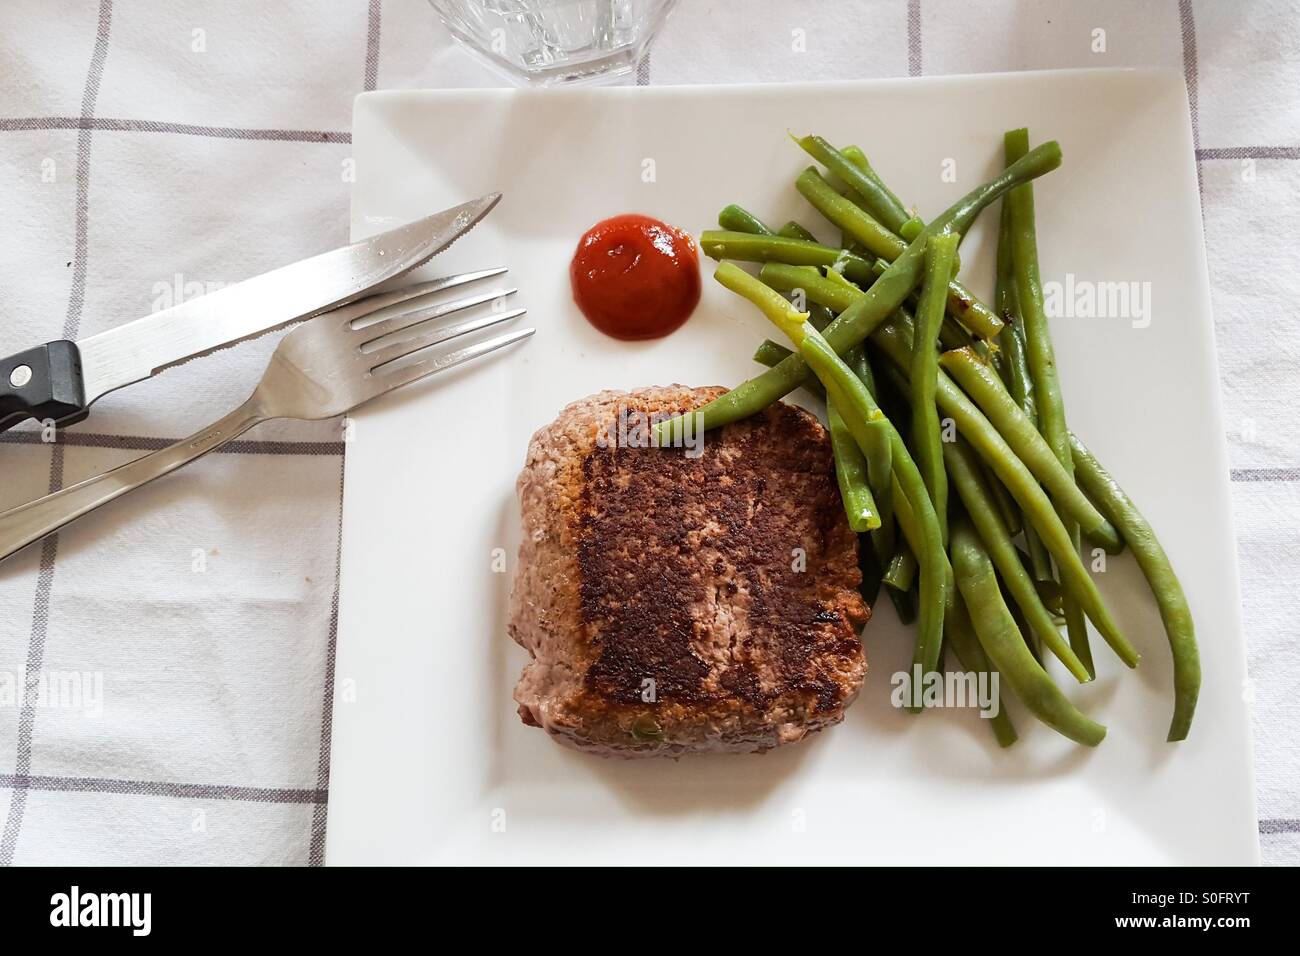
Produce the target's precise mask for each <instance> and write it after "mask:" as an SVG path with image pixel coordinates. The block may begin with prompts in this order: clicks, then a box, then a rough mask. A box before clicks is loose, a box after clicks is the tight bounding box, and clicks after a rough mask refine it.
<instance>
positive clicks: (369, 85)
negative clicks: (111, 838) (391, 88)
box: [361, 0, 384, 90]
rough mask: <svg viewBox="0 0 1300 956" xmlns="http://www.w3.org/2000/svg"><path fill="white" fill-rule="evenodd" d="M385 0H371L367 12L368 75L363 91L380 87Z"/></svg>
mask: <svg viewBox="0 0 1300 956" xmlns="http://www.w3.org/2000/svg"><path fill="white" fill-rule="evenodd" d="M383 6H384V5H383V0H370V9H369V10H368V11H367V12H366V73H365V76H364V78H363V79H362V83H361V88H362V89H363V90H373V89H374V88H375V87H376V86H378V85H379V22H380V19H381V18H382V16H383V12H384V9H383Z"/></svg>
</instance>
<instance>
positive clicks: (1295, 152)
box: [1196, 146, 1300, 159]
mask: <svg viewBox="0 0 1300 956" xmlns="http://www.w3.org/2000/svg"><path fill="white" fill-rule="evenodd" d="M1196 158H1197V159H1300V146H1223V147H1218V148H1215V149H1198V150H1197V151H1196Z"/></svg>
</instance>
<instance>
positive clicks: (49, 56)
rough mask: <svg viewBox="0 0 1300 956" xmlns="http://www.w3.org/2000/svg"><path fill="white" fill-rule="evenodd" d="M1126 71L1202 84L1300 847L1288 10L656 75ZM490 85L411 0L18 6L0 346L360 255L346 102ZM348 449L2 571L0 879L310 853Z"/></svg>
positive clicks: (112, 455)
mask: <svg viewBox="0 0 1300 956" xmlns="http://www.w3.org/2000/svg"><path fill="white" fill-rule="evenodd" d="M1097 30H1102V31H1104V50H1098V49H1096V48H1097V47H1098V46H1099V44H1098V36H1099V34H1097V33H1096V31H1097ZM1116 66H1163V67H1174V68H1177V69H1179V70H1182V71H1183V73H1184V75H1185V76H1186V79H1187V85H1188V91H1189V94H1190V101H1191V111H1192V124H1193V129H1194V130H1195V131H1196V141H1197V158H1198V161H1199V164H1200V171H1201V180H1202V198H1203V203H1204V217H1205V227H1206V236H1207V243H1208V246H1209V250H1208V251H1209V262H1210V273H1211V279H1212V283H1213V289H1214V302H1213V305H1214V313H1215V321H1216V326H1217V333H1218V344H1219V362H1220V368H1221V373H1222V385H1223V390H1224V397H1225V401H1226V416H1227V428H1228V441H1229V447H1230V452H1231V461H1232V469H1233V471H1232V478H1233V492H1234V494H1233V500H1234V508H1235V513H1236V526H1237V535H1238V552H1239V559H1240V562H1241V569H1242V574H1243V582H1244V589H1245V590H1244V600H1245V621H1246V633H1247V639H1248V642H1249V649H1250V672H1251V675H1252V686H1251V687H1248V688H1244V689H1243V692H1244V693H1248V694H1249V695H1250V696H1251V698H1252V699H1253V711H1254V727H1255V760H1256V768H1257V770H1256V772H1257V779H1258V794H1259V815H1260V841H1261V844H1262V849H1263V855H1264V859H1265V860H1266V861H1269V862H1279V863H1280V862H1290V863H1295V862H1300V836H1298V835H1297V834H1300V797H1298V796H1297V790H1298V789H1300V788H1298V787H1297V783H1300V705H1298V704H1297V703H1296V698H1295V695H1294V692H1293V690H1292V688H1294V687H1296V686H1300V650H1297V642H1296V640H1295V638H1294V634H1293V627H1294V624H1295V621H1296V620H1297V619H1300V600H1298V599H1297V585H1296V581H1297V580H1298V579H1300V546H1298V541H1300V535H1298V534H1297V531H1298V530H1300V467H1298V465H1300V462H1298V460H1297V448H1300V419H1298V418H1297V416H1296V415H1295V413H1294V404H1293V400H1294V398H1295V392H1296V384H1297V381H1300V373H1297V372H1296V370H1295V366H1294V361H1295V358H1294V357H1295V356H1296V355H1297V354H1300V311H1298V310H1297V308H1296V302H1297V301H1300V270H1297V268H1296V265H1297V254H1296V249H1297V248H1300V226H1298V225H1297V223H1300V10H1298V9H1297V5H1296V4H1295V3H1294V2H1288V0H1257V2H1245V3H1237V2H1234V3H1228V2H1211V0H1151V2H1146V3H1132V2H1129V0H1107V2H1101V3H1082V2H1069V0H1050V2H1049V0H1043V2H1011V0H1004V2H997V3H987V2H986V3H979V4H974V3H968V2H960V0H910V2H909V0H895V2H881V3H848V2H827V0H746V2H744V3H740V2H733V3H725V2H721V0H684V2H683V3H682V5H681V7H680V8H679V9H678V10H677V12H676V13H675V14H674V15H673V17H672V19H671V20H670V22H669V24H668V27H667V28H666V30H665V32H664V34H663V36H662V37H661V39H660V41H659V42H658V44H657V45H656V46H655V48H654V50H653V52H652V54H651V56H650V57H649V59H648V61H647V62H645V63H643V64H642V68H641V70H640V71H639V73H638V76H637V82H639V83H652V84H658V83H706V82H708V83H713V82H726V83H735V82H769V81H785V80H808V79H848V78H854V77H876V76H908V75H923V74H940V73H969V72H981V71H992V70H1028V69H1046V68H1053V67H1116ZM491 85H499V81H498V79H497V77H496V76H495V74H493V73H491V72H489V71H488V70H487V69H485V68H484V67H482V66H481V65H480V64H478V63H477V62H476V61H474V60H473V59H472V58H470V57H469V56H468V55H467V54H465V53H464V52H462V51H461V50H459V49H457V48H456V47H454V46H453V45H452V44H451V42H450V41H449V39H448V37H447V34H446V32H445V31H444V30H443V29H442V27H441V26H440V25H439V23H438V21H437V19H436V18H435V16H434V14H433V12H432V11H431V9H430V8H429V7H428V5H427V4H426V3H425V2H424V0H369V2H367V0H336V2H331V3H307V2H294V3H277V4H267V3H262V2H259V0H226V2H223V3H220V4H213V3H204V2H199V0H174V2H169V3H166V4H162V3H150V2H145V0H116V2H114V0H100V2H98V3H95V2H92V0H4V3H3V4H0V216H2V219H0V222H2V224H3V228H0V354H9V353H11V352H14V351H18V350H19V349H22V348H26V347H30V346H31V345H34V344H37V343H39V342H43V341H46V340H48V339H54V338H60V337H73V338H75V337H78V336H83V335H86V334H89V333H93V332H95V331H98V330H101V329H106V328H110V327H112V326H114V325H117V324H120V323H122V322H124V321H127V320H130V319H132V318H135V317H137V316H139V315H142V314H145V313H147V312H149V311H150V309H151V308H158V307H164V306H166V305H169V304H171V303H173V302H175V301H177V300H178V298H179V297H188V296H192V295H197V294H201V293H202V292H204V291H206V290H208V289H211V288H212V287H213V284H214V283H221V282H229V281H237V280H239V279H242V278H245V277H247V276H249V275H253V274H255V273H258V272H261V271H263V270H266V269H268V268H271V267H274V266H277V265H281V264H283V263H286V262H289V261H291V260H294V259H298V258H301V257H303V256H305V255H308V254H311V253H314V252H318V251H322V250H324V249H326V248H330V247H333V246H335V245H339V244H341V243H343V242H345V241H346V240H347V234H348V225H347V223H348V189H349V184H348V173H349V165H348V158H349V153H350V141H351V137H350V133H349V119H350V113H351V104H352V98H353V96H354V95H355V94H356V93H358V92H359V91H361V90H363V89H374V88H389V87H448V86H491ZM1135 148H1140V146H1137V145H1135ZM1135 225H1137V226H1139V227H1140V226H1141V225H1142V224H1140V223H1139V224H1135ZM274 342H275V338H274V337H271V338H267V339H264V340H259V341H255V342H252V343H248V344H245V345H243V346H240V347H238V348H236V349H232V350H229V351H226V352H222V353H220V354H218V355H216V356H213V357H210V358H208V359H206V360H204V361H202V362H196V363H191V364H189V365H187V366H184V367H181V368H178V369H174V370H172V371H170V372H168V373H166V374H165V375H163V376H161V377H159V378H157V379H155V380H153V381H151V382H148V383H145V384H142V385H137V386H134V387H132V388H130V389H128V390H126V391H124V392H121V393H118V394H115V395H113V396H110V397H109V398H108V399H106V400H105V401H104V402H102V403H101V404H100V405H99V406H98V407H97V409H96V413H95V415H94V416H93V417H92V418H91V420H90V421H88V422H86V423H83V424H82V425H80V426H78V427H76V428H74V429H70V430H68V431H67V432H66V433H65V434H63V435H61V436H60V439H59V441H58V442H57V443H55V444H46V443H43V442H42V441H41V440H40V436H39V434H37V433H33V432H30V431H29V432H23V433H20V434H18V433H10V434H9V435H7V436H5V438H4V440H3V444H2V445H0V457H3V459H4V466H3V470H0V475H3V480H0V507H8V506H11V505H14V504H17V503H19V502H21V501H24V500H26V499H28V498H30V497H32V496H34V495H37V494H40V493H44V492H45V491H46V490H47V489H50V488H53V487H57V486H58V485H60V483H66V482H71V481H74V480H77V479H80V478H82V477H85V476H88V475H90V474H93V473H96V472H99V471H102V470H104V469H106V468H108V467H111V466H114V465H116V464H120V463H121V462H123V461H125V460H127V459H129V458H131V457H133V456H135V455H136V454H138V453H139V452H140V451H142V450H147V449H152V448H155V447H158V446H159V445H160V444H161V443H162V441H164V440H165V439H167V438H175V437H178V436H179V435H182V434H187V433H188V432H189V431H191V430H193V429H195V428H198V427H200V426H202V425H203V424H205V423H206V422H207V421H209V420H211V419H213V418H216V417H217V416H218V415H220V414H221V413H224V412H225V411H227V410H228V409H229V407H230V406H231V404H232V401H234V400H237V399H238V398H241V397H242V393H244V392H246V391H247V390H249V389H251V387H252V385H253V384H254V383H255V381H256V379H257V376H258V375H259V374H260V372H261V370H262V368H263V366H264V362H265V359H266V357H267V356H268V354H269V352H270V349H271V348H272V347H273V345H274ZM340 437H341V436H340V434H339V433H338V426H337V425H336V424H335V423H328V422H327V423H317V424H311V425H307V424H284V423H280V424H271V425H265V426H262V427H260V428H258V429H257V430H256V431H254V432H252V433H250V434H249V436H248V437H247V438H246V440H244V441H241V442H239V443H238V444H237V445H236V446H234V447H232V448H230V449H228V450H226V451H225V452H223V453H221V454H218V455H216V456H214V457H213V458H211V459H209V460H208V461H206V462H205V463H204V464H202V465H201V466H198V467H195V468H192V469H189V470H187V471H186V472H185V473H183V475H180V476H176V477H174V478H172V479H168V480H165V481H162V482H159V483H157V484H156V485H155V486H153V487H150V488H148V489H146V490H143V491H141V492H139V493H137V494H136V495H134V496H132V498H131V499H129V500H127V501H124V502H122V503H120V504H119V505H118V506H115V507H111V508H108V509H105V510H104V511H102V512H101V513H99V514H96V515H94V516H92V517H90V518H88V519H86V520H85V521H82V522H81V523H79V524H78V525H76V526H74V527H72V528H70V529H68V530H66V531H64V532H63V533H61V534H59V535H58V536H57V537H56V538H51V539H49V540H47V542H46V543H45V544H44V545H43V546H37V547H35V548H32V549H29V550H28V551H27V552H26V553H24V554H23V555H21V556H19V557H18V558H16V559H14V560H13V561H11V562H8V563H6V564H4V565H2V566H0V820H3V829H2V830H0V863H42V864H54V863H173V862H174V863H320V862H321V861H322V856H323V845H324V840H323V837H324V831H325V826H326V823H327V813H328V792H329V791H328V788H329V733H330V727H329V715H330V701H329V694H330V693H331V690H330V688H331V687H332V684H331V683H330V682H329V680H328V677H329V675H330V673H331V670H332V659H333V650H334V608H335V594H336V569H337V545H338V539H339V510H340V497H341V480H342V455H343V451H344V447H343V443H342V442H341V440H340ZM1203 639H1205V640H1213V639H1214V635H1204V636H1203ZM1205 825H1206V826H1214V821H1212V820H1207V821H1206V822H1205Z"/></svg>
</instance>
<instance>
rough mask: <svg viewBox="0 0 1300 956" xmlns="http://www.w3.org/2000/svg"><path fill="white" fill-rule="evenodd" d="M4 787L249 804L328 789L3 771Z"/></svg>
mask: <svg viewBox="0 0 1300 956" xmlns="http://www.w3.org/2000/svg"><path fill="white" fill-rule="evenodd" d="M0 787H12V788H14V790H15V791H16V792H15V797H17V793H18V792H22V791H24V790H46V791H53V792H56V793H114V794H121V795H129V796H141V797H175V798H177V799H181V800H232V801H241V802H246V803H316V804H320V803H324V802H325V801H326V800H327V799H328V797H329V794H328V793H327V792H326V791H325V790H310V789H307V788H301V789H300V788H294V787H233V786H227V785H224V784H217V783H169V782H166V781H161V780H118V779H116V778H113V777H51V776H30V775H19V774H11V773H0Z"/></svg>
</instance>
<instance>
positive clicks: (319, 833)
mask: <svg viewBox="0 0 1300 956" xmlns="http://www.w3.org/2000/svg"><path fill="white" fill-rule="evenodd" d="M345 475H346V471H345V469H344V467H343V462H342V461H340V462H339V530H338V537H337V538H336V539H335V543H334V596H333V597H332V598H331V599H330V625H329V641H328V643H327V644H326V647H325V692H324V694H322V698H323V699H322V701H321V726H320V754H319V756H318V757H317V761H316V787H317V789H318V790H321V791H325V790H327V789H328V788H329V785H330V736H331V734H332V733H333V730H334V661H335V659H336V658H337V656H338V644H339V581H340V579H341V572H342V568H343V481H344V476H345ZM328 822H329V804H328V803H327V802H325V801H321V802H320V803H318V804H316V808H315V809H314V810H313V811H312V819H311V843H310V844H309V845H308V847H307V864H308V865H309V866H320V865H321V864H323V863H324V862H325V827H326V825H327V823H328Z"/></svg>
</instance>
